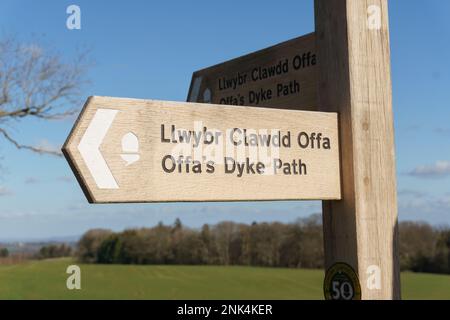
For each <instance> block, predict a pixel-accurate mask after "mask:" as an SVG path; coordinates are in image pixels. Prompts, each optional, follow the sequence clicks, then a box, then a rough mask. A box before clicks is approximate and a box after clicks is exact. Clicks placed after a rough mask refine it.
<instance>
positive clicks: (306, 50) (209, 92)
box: [188, 33, 317, 110]
mask: <svg viewBox="0 0 450 320" xmlns="http://www.w3.org/2000/svg"><path fill="white" fill-rule="evenodd" d="M316 84H317V55H316V48H315V36H314V33H311V34H308V35H306V36H303V37H299V38H295V39H292V40H289V41H286V42H283V43H280V44H278V45H275V46H273V47H270V48H267V49H263V50H260V51H257V52H254V53H251V54H248V55H245V56H243V57H240V58H237V59H233V60H231V61H227V62H224V63H221V64H218V65H216V66H213V67H209V68H206V69H203V70H199V71H196V72H194V74H193V75H192V81H191V86H190V89H189V94H188V101H190V102H204V103H216V104H228V105H241V106H257V107H272V108H277V109H280V108H283V109H295V110H298V109H301V110H314V109H315V107H316V106H317V85H316Z"/></svg>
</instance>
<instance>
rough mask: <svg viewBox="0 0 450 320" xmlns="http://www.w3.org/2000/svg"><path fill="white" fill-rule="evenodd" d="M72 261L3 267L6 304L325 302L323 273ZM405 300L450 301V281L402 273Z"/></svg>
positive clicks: (0, 283)
mask: <svg viewBox="0 0 450 320" xmlns="http://www.w3.org/2000/svg"><path fill="white" fill-rule="evenodd" d="M73 263H74V262H73V261H72V260H70V259H56V260H45V261H33V262H28V263H24V264H19V265H12V266H5V265H0V299H322V298H323V294H322V281H323V272H322V271H320V270H301V269H270V268H253V267H216V266H124V265H80V267H81V279H82V280H81V286H82V290H68V289H67V288H66V279H67V277H68V275H67V274H66V273H65V271H66V268H67V266H68V265H70V264H73ZM402 294H403V298H404V299H450V276H440V275H428V274H413V273H405V274H402Z"/></svg>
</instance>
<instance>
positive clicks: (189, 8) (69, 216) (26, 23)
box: [0, 0, 450, 239]
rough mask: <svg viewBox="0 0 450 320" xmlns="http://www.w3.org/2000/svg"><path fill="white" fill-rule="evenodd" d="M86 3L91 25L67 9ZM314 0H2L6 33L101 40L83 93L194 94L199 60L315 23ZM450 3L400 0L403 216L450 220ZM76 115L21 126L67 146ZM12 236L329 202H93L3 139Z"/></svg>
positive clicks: (67, 176) (27, 135)
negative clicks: (71, 25)
mask: <svg viewBox="0 0 450 320" xmlns="http://www.w3.org/2000/svg"><path fill="white" fill-rule="evenodd" d="M70 4H76V5H78V6H80V8H81V19H82V24H81V30H68V29H67V28H66V19H67V16H68V15H67V14H66V8H67V7H68V6H69V5H70ZM313 12H314V11H313V1H312V0H307V1H306V0H305V1H298V0H296V1H277V2H275V1H261V0H259V1H245V2H244V1H195V2H194V1H100V0H98V1H92V0H91V1H81V0H72V1H63V0H54V1H50V0H47V1H31V0H30V1H24V0H2V1H1V3H0V34H1V35H2V36H4V35H14V36H15V37H17V38H18V39H19V40H20V41H23V42H29V41H33V39H34V40H35V39H38V40H39V42H40V43H41V44H43V45H44V46H45V47H48V48H51V49H52V51H54V52H58V53H59V54H61V55H62V56H63V57H64V58H65V59H67V60H70V59H71V58H73V57H74V55H75V54H76V50H77V48H90V50H91V56H90V57H91V59H92V60H93V61H95V65H94V66H93V67H92V68H91V69H90V70H89V72H88V78H89V79H90V81H91V82H90V84H89V85H87V86H85V87H84V91H83V96H85V97H87V96H89V95H106V96H117V97H132V98H151V99H163V100H179V101H184V100H185V99H186V95H187V90H188V87H189V82H190V77H191V74H192V72H193V71H194V70H197V69H200V68H203V67H206V66H209V65H212V64H216V63H218V62H221V61H225V60H228V59H230V58H233V57H236V56H239V55H242V54H245V53H248V52H251V51H255V50H258V49H261V48H264V47H267V46H269V45H273V44H276V43H279V42H281V41H284V40H288V39H291V38H293V37H296V36H299V35H302V34H306V33H309V32H312V31H314V20H313ZM449 14H450V2H448V1H442V0H429V1H423V0H396V1H390V28H391V48H392V77H393V92H394V93H393V94H394V117H395V130H396V149H397V171H398V192H399V214H400V219H401V220H425V221H428V222H430V223H433V224H450V121H449V119H450V108H449V101H450V22H449V20H448V16H449ZM73 122H74V119H73V118H72V119H66V120H63V121H56V122H51V123H48V122H44V121H37V120H26V121H23V122H18V123H14V124H12V125H11V129H12V134H13V135H14V137H15V138H17V139H19V140H20V141H21V142H24V143H28V144H34V145H36V144H41V145H42V144H44V145H47V146H53V147H55V148H59V147H60V146H61V144H62V143H63V142H64V140H65V138H66V137H67V135H68V133H69V131H70V129H71V127H72V125H73ZM0 156H1V159H0V165H1V169H0V239H21V238H22V239H23V238H45V237H54V236H67V235H78V234H81V233H83V232H84V231H86V230H87V229H89V228H95V227H105V228H112V229H116V230H120V229H124V228H128V227H135V226H151V225H154V224H155V223H157V222H158V221H163V222H165V223H172V222H173V221H174V219H175V218H176V217H180V218H181V219H182V221H183V222H184V223H186V224H188V225H190V226H199V225H201V224H203V223H215V222H218V221H222V220H235V221H243V222H252V221H254V220H257V221H262V220H264V221H272V220H279V221H293V220H295V219H296V218H298V217H303V216H307V215H309V214H311V213H315V212H320V203H319V202H276V203H271V202H264V203H231V204H221V203H215V204H209V203H198V204H176V203H175V204H146V205H144V204H141V205H89V204H88V203H87V201H86V200H85V198H84V196H83V194H82V192H81V189H80V187H79V186H78V184H77V182H76V181H75V179H74V178H73V175H72V172H71V171H70V169H69V167H68V165H67V163H66V161H65V160H64V159H60V158H54V157H51V156H39V155H36V154H33V153H30V152H27V151H18V150H15V149H14V147H13V146H11V145H10V144H8V143H7V142H6V141H5V140H0Z"/></svg>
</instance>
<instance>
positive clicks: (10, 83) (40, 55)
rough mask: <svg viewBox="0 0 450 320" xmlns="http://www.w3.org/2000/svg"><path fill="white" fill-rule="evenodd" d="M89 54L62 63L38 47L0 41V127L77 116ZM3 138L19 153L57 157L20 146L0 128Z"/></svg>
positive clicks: (57, 56)
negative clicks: (31, 119) (29, 152)
mask: <svg viewBox="0 0 450 320" xmlns="http://www.w3.org/2000/svg"><path fill="white" fill-rule="evenodd" d="M87 56H88V53H87V52H82V53H80V54H78V55H77V56H76V59H75V60H74V61H73V62H71V63H67V62H63V61H62V60H61V58H60V56H59V55H56V54H51V53H49V52H47V51H46V50H44V49H43V48H42V47H41V46H40V45H38V44H35V43H34V44H21V43H18V42H17V41H15V40H14V39H11V38H10V39H5V40H0V123H2V125H3V124H5V123H8V122H10V121H21V120H23V119H26V118H38V119H45V120H55V119H63V118H65V117H68V116H71V115H73V114H75V113H77V112H78V106H80V105H81V103H82V101H81V99H80V97H81V88H82V87H83V86H84V85H85V84H86V83H87V81H86V80H85V78H84V76H85V73H86V70H87V68H88V66H89V62H88V60H87ZM0 133H1V134H2V135H3V137H4V138H5V139H6V140H7V141H9V142H11V143H12V144H14V145H15V146H16V147H17V148H18V149H27V150H31V151H34V152H37V153H50V154H55V155H60V153H59V152H53V151H50V152H48V150H42V149H41V148H38V147H33V146H27V145H24V144H21V143H19V142H18V141H16V140H15V139H13V138H12V137H11V135H9V134H8V132H7V131H6V130H5V129H2V128H0Z"/></svg>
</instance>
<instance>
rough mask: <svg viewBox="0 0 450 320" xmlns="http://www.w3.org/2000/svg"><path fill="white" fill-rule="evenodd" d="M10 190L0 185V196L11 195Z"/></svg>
mask: <svg viewBox="0 0 450 320" xmlns="http://www.w3.org/2000/svg"><path fill="white" fill-rule="evenodd" d="M12 194H13V193H12V191H11V190H9V189H8V188H6V187H3V186H0V197H3V196H10V195H12Z"/></svg>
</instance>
